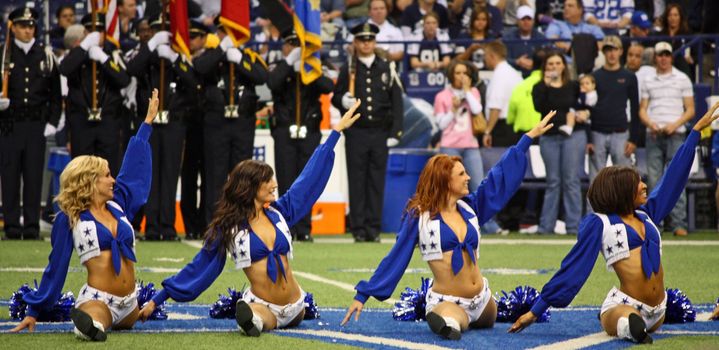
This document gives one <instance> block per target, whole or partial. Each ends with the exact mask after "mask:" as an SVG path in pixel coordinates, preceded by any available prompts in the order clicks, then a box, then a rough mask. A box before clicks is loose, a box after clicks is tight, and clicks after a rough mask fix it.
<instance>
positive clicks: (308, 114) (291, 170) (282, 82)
mask: <svg viewBox="0 0 719 350" xmlns="http://www.w3.org/2000/svg"><path fill="white" fill-rule="evenodd" d="M282 37H283V40H284V43H283V45H282V51H283V54H284V56H285V58H284V59H283V60H280V61H279V62H277V65H276V66H275V69H274V70H273V71H272V74H270V78H269V80H268V81H267V86H268V87H269V88H270V90H271V91H272V99H273V101H274V114H273V115H272V120H271V122H270V127H271V133H272V138H273V139H274V141H275V171H276V175H277V184H278V187H279V194H280V195H282V194H284V193H285V192H286V191H287V189H289V187H290V185H292V182H293V181H295V179H296V178H297V176H299V175H300V172H301V171H302V169H303V168H304V166H305V164H306V163H307V161H308V160H309V159H310V156H312V152H313V151H314V150H315V148H316V147H317V145H319V143H320V139H321V138H322V134H321V133H320V121H321V120H322V111H321V108H320V95H321V94H327V93H330V92H331V91H332V88H333V86H334V84H333V83H332V80H330V79H329V78H327V77H325V76H320V77H319V78H317V79H316V80H314V81H313V82H312V83H310V84H309V85H304V84H302V82H301V78H300V73H299V70H300V54H301V49H300V47H299V45H300V42H299V38H298V37H297V33H295V32H294V30H291V31H288V32H286V33H284V35H283V36H282ZM298 92H299V94H298ZM298 98H299V103H297V102H298ZM297 105H299V111H297ZM297 113H299V125H298V123H297V116H298V114H297ZM310 229H311V220H310V215H309V214H308V215H307V216H306V217H304V218H303V219H302V220H301V221H300V222H298V223H297V224H296V225H295V226H294V227H292V228H291V230H292V235H293V236H294V237H296V239H298V240H300V241H309V240H311V236H310Z"/></svg>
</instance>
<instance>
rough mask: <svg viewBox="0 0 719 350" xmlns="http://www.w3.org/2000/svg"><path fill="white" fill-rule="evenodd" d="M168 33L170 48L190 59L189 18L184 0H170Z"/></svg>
mask: <svg viewBox="0 0 719 350" xmlns="http://www.w3.org/2000/svg"><path fill="white" fill-rule="evenodd" d="M170 33H172V49H173V50H175V51H176V52H178V53H180V54H182V55H184V56H185V58H187V59H188V60H190V58H191V55H190V46H189V42H190V20H189V17H188V16H187V1H186V0H170Z"/></svg>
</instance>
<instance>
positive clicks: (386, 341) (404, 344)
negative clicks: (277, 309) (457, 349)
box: [277, 329, 451, 350]
mask: <svg viewBox="0 0 719 350" xmlns="http://www.w3.org/2000/svg"><path fill="white" fill-rule="evenodd" d="M277 333H289V334H302V335H309V336H312V337H327V338H336V339H343V340H351V341H358V342H363V343H370V344H377V345H389V346H394V347H397V348H402V349H420V350H449V349H451V348H445V347H442V346H438V345H432V344H424V343H414V342H410V341H406V340H397V339H390V338H382V337H372V336H366V335H361V334H353V333H342V332H334V331H325V330H299V329H283V330H278V331H277Z"/></svg>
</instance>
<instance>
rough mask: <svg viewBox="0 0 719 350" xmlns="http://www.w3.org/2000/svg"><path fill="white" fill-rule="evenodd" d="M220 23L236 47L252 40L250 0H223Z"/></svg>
mask: <svg viewBox="0 0 719 350" xmlns="http://www.w3.org/2000/svg"><path fill="white" fill-rule="evenodd" d="M220 24H222V26H223V27H224V28H225V32H226V33H227V35H229V36H230V38H231V39H232V43H233V44H234V45H235V47H237V46H240V45H242V44H244V43H245V42H247V41H248V40H250V1H249V0H222V6H221V8H220Z"/></svg>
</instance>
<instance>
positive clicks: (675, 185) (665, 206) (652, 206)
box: [640, 130, 701, 222]
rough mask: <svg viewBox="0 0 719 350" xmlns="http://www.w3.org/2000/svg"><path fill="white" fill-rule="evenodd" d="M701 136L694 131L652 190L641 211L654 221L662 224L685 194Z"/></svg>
mask: <svg viewBox="0 0 719 350" xmlns="http://www.w3.org/2000/svg"><path fill="white" fill-rule="evenodd" d="M700 136H701V134H700V133H699V132H698V131H696V130H692V131H691V132H690V133H689V136H688V137H687V139H686V140H685V141H684V144H682V146H681V147H679V149H678V150H677V153H676V154H674V157H672V161H671V162H670V163H669V166H668V167H667V169H666V170H665V171H664V175H663V176H662V178H661V180H659V182H658V183H657V186H656V187H655V188H654V189H653V190H652V193H651V194H650V195H649V198H648V199H647V203H646V204H644V205H643V206H642V207H641V208H640V209H642V210H644V211H645V212H646V213H647V215H649V217H650V218H652V221H654V222H660V221H662V220H664V217H665V216H667V214H669V212H671V211H672V209H674V205H676V204H677V200H679V196H680V195H681V194H682V192H684V186H686V184H687V180H688V179H689V171H690V170H691V168H692V163H694V153H695V152H696V147H697V143H698V142H699V137H700Z"/></svg>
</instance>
